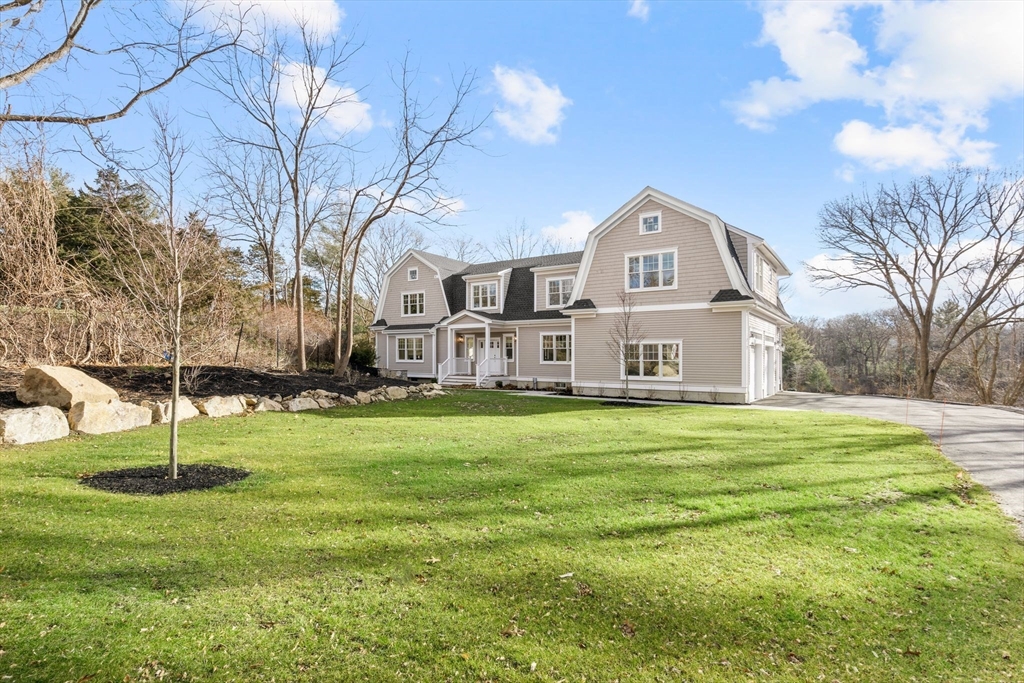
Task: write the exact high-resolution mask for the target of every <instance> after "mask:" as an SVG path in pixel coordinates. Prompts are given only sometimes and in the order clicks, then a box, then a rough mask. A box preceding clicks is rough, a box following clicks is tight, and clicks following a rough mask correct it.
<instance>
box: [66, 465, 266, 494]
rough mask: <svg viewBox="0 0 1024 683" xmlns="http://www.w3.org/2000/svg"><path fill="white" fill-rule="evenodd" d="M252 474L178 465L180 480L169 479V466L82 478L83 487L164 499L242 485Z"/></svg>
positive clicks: (216, 466)
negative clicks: (184, 493)
mask: <svg viewBox="0 0 1024 683" xmlns="http://www.w3.org/2000/svg"><path fill="white" fill-rule="evenodd" d="M250 474H252V473H251V472H248V471H246V470H242V469H238V468H236V467H221V466H220V465H178V478H177V479H168V478H167V465H160V466H158V467H129V468H128V469H123V470H110V471H108V472H97V473H96V474H90V475H87V476H84V477H82V478H81V479H80V480H79V481H80V483H82V484H84V485H86V486H91V487H92V488H94V489H100V490H101V491H109V492H111V493H127V494H130V495H135V496H162V495H165V494H167V493H182V492H184V491H204V490H206V489H212V488H214V487H216V486H224V485H225V484H231V483H233V482H236V481H242V480H243V479H245V478H246V477H248V476H249V475H250Z"/></svg>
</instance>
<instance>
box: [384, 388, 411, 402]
mask: <svg viewBox="0 0 1024 683" xmlns="http://www.w3.org/2000/svg"><path fill="white" fill-rule="evenodd" d="M385 393H387V396H388V398H389V399H391V400H392V401H401V400H402V399H403V398H409V392H408V391H406V390H405V389H403V388H402V387H388V388H387V389H385Z"/></svg>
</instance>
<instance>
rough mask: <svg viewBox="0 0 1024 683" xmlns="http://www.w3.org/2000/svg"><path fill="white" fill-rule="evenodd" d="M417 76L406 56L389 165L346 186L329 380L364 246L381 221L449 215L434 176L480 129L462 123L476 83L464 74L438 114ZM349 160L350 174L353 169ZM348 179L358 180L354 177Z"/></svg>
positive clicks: (342, 364)
mask: <svg viewBox="0 0 1024 683" xmlns="http://www.w3.org/2000/svg"><path fill="white" fill-rule="evenodd" d="M415 80H416V74H415V72H414V71H413V70H412V68H411V67H410V65H409V57H408V55H406V58H405V60H403V61H402V63H401V65H400V66H399V67H398V69H397V70H396V72H395V73H393V74H392V82H393V83H394V85H395V86H396V88H397V90H398V95H399V101H400V105H399V109H398V115H397V119H398V120H397V121H396V123H395V124H394V127H393V129H392V151H391V153H390V160H388V161H387V162H385V163H383V164H381V165H379V166H377V167H376V169H375V170H374V171H373V172H371V173H368V174H367V175H366V176H364V179H363V180H361V181H359V180H355V181H353V182H352V184H351V185H350V187H349V189H348V192H347V195H348V203H347V207H346V209H345V211H344V212H343V215H342V216H341V219H340V222H339V226H340V236H341V243H342V244H344V245H345V252H344V257H343V258H342V263H343V264H344V266H345V267H344V268H341V269H339V271H338V274H339V276H338V286H337V290H338V291H339V292H343V293H346V295H345V296H343V305H341V306H339V307H338V316H337V319H336V324H335V347H334V374H335V375H344V374H345V373H346V372H347V370H348V362H349V358H350V357H351V355H352V345H353V342H354V326H355V306H356V295H355V291H356V290H355V279H356V274H357V272H358V269H359V263H360V256H361V253H360V252H361V250H362V247H363V242H364V240H365V239H366V236H367V235H368V234H369V233H370V231H371V230H372V229H373V228H374V226H375V225H377V224H378V223H379V222H380V221H382V220H384V219H385V218H387V217H388V216H391V215H393V214H404V215H407V216H416V217H419V218H420V219H421V220H425V221H432V222H437V221H440V220H443V219H444V217H445V216H447V215H449V214H450V213H451V212H452V211H453V207H454V204H455V201H454V199H453V198H452V197H451V196H450V195H448V194H447V192H446V191H445V189H444V187H443V185H442V184H441V181H440V177H439V172H440V170H441V167H442V166H443V164H444V163H445V162H446V161H448V159H449V157H450V155H451V153H452V151H453V150H454V148H457V147H465V146H469V145H470V138H471V137H472V135H473V133H474V132H475V131H476V130H477V129H478V128H479V126H480V123H474V122H471V121H470V122H467V121H464V120H463V118H464V114H465V111H464V110H465V107H466V99H467V97H468V96H469V94H470V93H471V92H472V90H473V86H474V83H475V77H474V75H473V74H472V73H465V74H463V76H462V77H461V79H459V80H456V81H455V82H454V83H453V92H452V94H451V99H450V100H449V102H448V103H447V105H446V106H445V107H444V108H443V109H441V113H440V114H436V113H435V104H436V102H435V101H433V100H430V101H426V102H424V101H421V100H420V98H419V95H418V93H417V92H416V91H415ZM355 162H356V160H355V159H353V164H352V166H353V169H356V168H358V164H356V163H355ZM353 177H354V178H356V177H358V175H357V174H356V173H353Z"/></svg>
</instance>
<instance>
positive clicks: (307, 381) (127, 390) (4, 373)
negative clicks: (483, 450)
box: [0, 365, 411, 410]
mask: <svg viewBox="0 0 1024 683" xmlns="http://www.w3.org/2000/svg"><path fill="white" fill-rule="evenodd" d="M78 369H79V370H81V371H82V372H84V373H85V374H87V375H90V376H92V377H95V378H96V379H98V380H99V381H101V382H103V383H104V384H106V385H107V386H109V387H111V388H112V389H114V390H115V391H116V392H117V393H118V394H119V395H120V397H121V400H122V401H130V402H132V403H138V402H139V401H143V400H149V401H166V400H168V399H169V398H170V396H171V373H170V369H169V368H166V367H155V368H154V367H137V366H119V367H115V366H105V365H85V366H79V367H78ZM187 370H188V369H187V368H182V376H183V377H185V376H186V375H187V374H188V373H187ZM21 375H22V370H20V369H18V370H14V369H3V368H0V410H4V409H7V408H24V406H23V405H22V404H21V403H20V402H19V401H18V399H17V398H16V396H15V390H16V389H17V388H18V385H19V384H20V383H21ZM409 384H411V382H403V381H401V380H396V379H381V378H379V377H373V376H370V375H367V374H363V373H353V377H352V379H351V380H350V381H348V380H344V379H342V378H339V377H335V376H334V375H332V374H330V373H328V372H324V371H317V370H310V371H308V372H305V373H302V374H299V373H296V372H276V371H272V370H251V369H249V368H240V367H231V366H218V365H206V366H200V369H199V371H198V373H197V374H196V379H195V382H194V383H193V385H192V386H190V387H186V386H185V385H184V384H183V385H182V389H181V392H182V395H185V396H189V397H193V398H205V397H208V396H232V395H235V394H254V395H256V396H273V395H275V394H280V395H281V396H295V395H297V394H300V393H302V392H303V391H306V390H307V389H323V390H325V391H332V392H336V393H339V394H344V395H345V396H355V394H356V392H358V391H370V390H372V389H376V388H377V387H380V386H385V385H387V386H407V385H409Z"/></svg>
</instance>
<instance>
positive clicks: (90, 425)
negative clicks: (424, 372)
mask: <svg viewBox="0 0 1024 683" xmlns="http://www.w3.org/2000/svg"><path fill="white" fill-rule="evenodd" d="M446 394H447V392H446V391H444V390H442V389H441V385H440V384H436V383H427V384H415V385H412V386H408V387H399V386H382V387H378V388H376V389H374V390H372V391H368V392H367V391H360V392H358V393H356V395H355V397H354V398H353V397H351V396H345V395H344V394H339V393H335V392H331V391H325V390H323V389H310V390H308V391H304V392H302V393H301V394H298V395H297V396H280V395H275V396H255V395H252V394H243V395H238V396H210V397H208V398H203V399H198V400H196V401H195V402H194V403H193V401H192V400H190V399H189V398H186V397H184V396H182V397H180V398H179V399H178V401H179V402H178V417H179V422H182V421H185V420H189V419H192V418H195V417H198V416H199V415H205V416H207V417H211V418H219V417H228V416H231V415H252V414H255V413H263V412H289V413H298V412H303V411H306V410H328V409H331V408H337V407H339V406H355V405H368V404H370V403H381V402H390V401H401V400H405V399H409V398H415V397H421V398H428V399H429V398H435V397H437V396H445V395H446ZM170 420H171V402H170V401H169V400H168V401H163V402H159V403H157V402H152V401H142V402H141V404H140V405H136V404H134V403H127V402H123V401H119V400H112V401H107V402H103V403H99V402H96V403H91V402H86V401H79V402H78V403H75V404H74V405H72V406H71V408H70V410H68V411H67V414H65V413H64V411H62V410H60V409H58V408H54V407H51V406H33V407H27V408H13V409H10V410H4V411H0V444H10V445H21V444H29V443H41V442H44V441H54V440H56V439H62V438H64V437H67V436H69V435H70V434H109V433H114V432H123V431H128V430H130V429H135V428H137V427H143V426H149V425H154V424H167V423H169V422H170Z"/></svg>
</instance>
